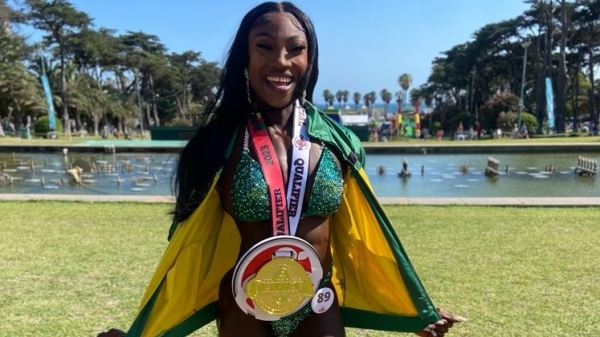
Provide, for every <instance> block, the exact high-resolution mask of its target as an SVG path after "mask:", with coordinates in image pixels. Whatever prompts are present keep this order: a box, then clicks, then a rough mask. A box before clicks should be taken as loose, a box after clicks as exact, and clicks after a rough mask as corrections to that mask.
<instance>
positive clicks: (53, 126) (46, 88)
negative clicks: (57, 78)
mask: <svg viewBox="0 0 600 337" xmlns="http://www.w3.org/2000/svg"><path fill="white" fill-rule="evenodd" d="M41 80H42V86H43V87H44V93H45V94H46V104H47V105H48V127H49V128H50V130H51V131H56V119H55V116H56V113H55V112H54V101H53V100H52V90H51V89H50V83H49V82H48V77H47V76H46V75H45V74H43V75H42V76H41Z"/></svg>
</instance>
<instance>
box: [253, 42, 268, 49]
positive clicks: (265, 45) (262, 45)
mask: <svg viewBox="0 0 600 337" xmlns="http://www.w3.org/2000/svg"><path fill="white" fill-rule="evenodd" d="M256 46H257V47H258V48H260V49H266V50H270V49H271V46H269V45H268V44H264V43H257V44H256Z"/></svg>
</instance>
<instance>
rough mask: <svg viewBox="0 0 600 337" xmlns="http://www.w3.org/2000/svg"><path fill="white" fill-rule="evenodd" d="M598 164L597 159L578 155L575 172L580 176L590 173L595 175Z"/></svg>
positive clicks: (589, 174)
mask: <svg viewBox="0 0 600 337" xmlns="http://www.w3.org/2000/svg"><path fill="white" fill-rule="evenodd" d="M597 166H598V164H597V163H596V159H592V158H588V157H585V156H579V157H577V166H576V167H575V173H576V174H579V175H580V176H583V175H588V176H594V175H596V168H597Z"/></svg>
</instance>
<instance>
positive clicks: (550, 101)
mask: <svg viewBox="0 0 600 337" xmlns="http://www.w3.org/2000/svg"><path fill="white" fill-rule="evenodd" d="M546 111H548V129H550V130H553V129H554V92H553V90H552V80H550V77H546Z"/></svg>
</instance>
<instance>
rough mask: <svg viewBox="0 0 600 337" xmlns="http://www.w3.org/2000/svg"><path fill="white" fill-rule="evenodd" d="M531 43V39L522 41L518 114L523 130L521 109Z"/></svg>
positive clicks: (519, 125) (519, 124)
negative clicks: (528, 48)
mask: <svg viewBox="0 0 600 337" xmlns="http://www.w3.org/2000/svg"><path fill="white" fill-rule="evenodd" d="M530 43H531V41H529V40H524V41H523V42H522V43H521V45H522V46H523V48H524V49H525V51H524V53H523V74H522V76H521V96H520V97H519V114H518V116H519V117H518V118H519V119H518V122H517V125H518V127H519V130H521V111H523V106H524V101H523V95H524V92H525V71H526V69H527V47H529V44H530Z"/></svg>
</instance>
